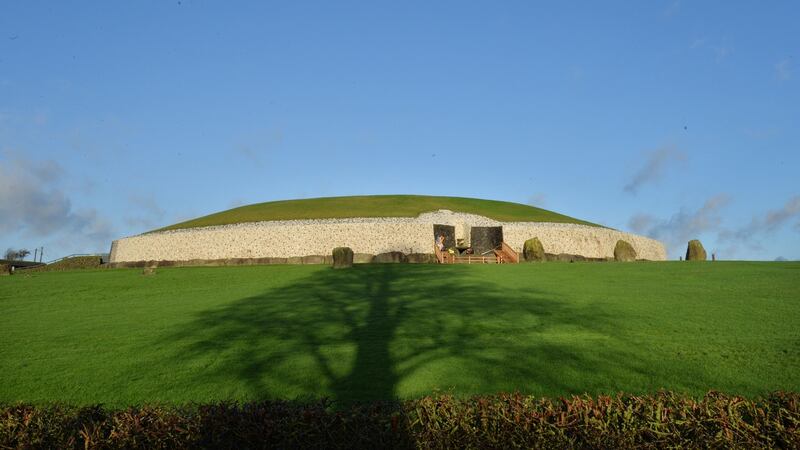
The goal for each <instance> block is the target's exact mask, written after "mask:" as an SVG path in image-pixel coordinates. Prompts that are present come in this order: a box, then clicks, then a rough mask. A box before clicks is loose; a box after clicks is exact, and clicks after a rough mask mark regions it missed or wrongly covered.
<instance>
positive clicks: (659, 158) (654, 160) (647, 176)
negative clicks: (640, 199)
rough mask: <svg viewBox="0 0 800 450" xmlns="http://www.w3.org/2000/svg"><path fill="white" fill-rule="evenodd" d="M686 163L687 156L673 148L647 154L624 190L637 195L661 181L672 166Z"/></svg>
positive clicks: (663, 148)
mask: <svg viewBox="0 0 800 450" xmlns="http://www.w3.org/2000/svg"><path fill="white" fill-rule="evenodd" d="M683 161H686V154H685V153H683V152H681V151H679V150H677V149H675V148H672V147H662V148H659V149H657V150H654V151H652V152H650V153H648V154H647V159H646V161H645V163H644V165H643V166H642V167H640V168H639V169H638V170H637V171H636V172H635V173H634V174H633V175H632V176H631V179H630V181H628V183H627V184H626V185H625V187H624V188H623V189H624V190H625V192H628V193H631V194H636V193H637V192H638V191H639V189H640V188H641V187H642V186H644V185H646V184H648V183H652V182H654V181H657V180H659V179H661V177H662V176H663V175H664V173H665V172H666V170H667V168H669V166H670V165H673V164H676V163H680V162H683Z"/></svg>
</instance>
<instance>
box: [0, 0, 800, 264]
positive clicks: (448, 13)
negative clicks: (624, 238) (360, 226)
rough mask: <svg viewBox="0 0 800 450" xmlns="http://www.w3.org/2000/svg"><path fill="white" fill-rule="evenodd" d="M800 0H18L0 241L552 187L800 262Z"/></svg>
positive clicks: (7, 7)
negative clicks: (392, 198) (289, 206)
mask: <svg viewBox="0 0 800 450" xmlns="http://www.w3.org/2000/svg"><path fill="white" fill-rule="evenodd" d="M798 17H800V4H798V3H797V2H791V1H785V2H778V1H776V2H728V1H725V2H686V1H666V2H633V1H629V2H603V3H602V4H595V3H589V2H587V3H578V2H574V3H573V2H552V3H550V4H545V3H539V2H472V3H468V2H359V3H356V2H315V3H311V2H279V3H278V2H276V3H268V2H252V3H244V2H237V3H236V5H235V6H230V5H229V4H223V3H214V2H200V1H192V0H181V1H173V2H83V3H80V4H77V5H76V4H75V3H74V2H33V1H31V2H28V1H26V2H5V3H4V4H3V7H2V13H0V249H3V250H4V249H5V248H8V247H14V248H18V247H27V248H31V249H32V248H34V247H40V246H44V247H45V259H46V260H47V259H50V258H55V257H57V256H62V255H65V254H68V253H76V252H90V251H107V250H108V248H109V246H110V242H111V240H112V239H115V238H119V237H123V236H127V235H131V234H137V233H140V232H143V231H146V230H149V229H152V228H155V227H158V226H162V225H166V224H170V223H173V222H176V221H179V220H184V219H187V218H191V217H195V216H199V215H204V214H207V213H211V212H215V211H219V210H222V209H227V208H230V207H233V206H237V205H241V204H248V203H255V202H262V201H269V200H277V199H287V198H301V197H319V196H336V195H351V194H387V193H413V194H434V195H455V196H467V197H480V198H490V199H499V200H508V201H515V202H520V203H531V204H535V205H537V206H542V207H544V208H548V209H552V210H555V211H558V212H562V213H565V214H568V215H572V216H575V217H579V218H582V219H586V220H590V221H593V222H599V223H602V224H605V225H608V226H611V227H614V228H618V229H622V230H627V231H633V232H636V233H641V234H647V235H650V236H653V237H656V238H658V239H660V240H662V241H664V242H665V243H666V244H667V245H668V248H669V251H670V256H671V257H674V258H677V256H678V255H679V254H681V253H682V252H683V251H685V246H686V241H687V240H688V239H691V238H699V239H701V240H702V241H703V242H704V243H705V246H706V248H707V249H708V250H709V251H714V252H716V253H717V254H718V255H719V257H720V258H723V259H766V260H772V259H775V258H777V257H784V258H787V259H800V182H798V179H799V178H800V177H798V176H797V172H798V168H800V148H798V144H799V143H800V127H798V123H800V85H798V83H799V82H800V61H798V59H799V58H800V32H798V30H797V18H798Z"/></svg>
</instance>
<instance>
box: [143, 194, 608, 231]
mask: <svg viewBox="0 0 800 450" xmlns="http://www.w3.org/2000/svg"><path fill="white" fill-rule="evenodd" d="M439 209H449V210H451V211H457V212H466V213H472V214H479V215H482V216H486V217H491V218H493V219H496V220H500V221H505V222H515V221H518V222H558V223H579V224H584V225H595V224H593V223H590V222H586V221H583V220H580V219H575V218H573V217H569V216H565V215H563V214H558V213H555V212H552V211H548V210H546V209H541V208H536V207H534V206H529V205H522V204H519V203H510V202H500V201H495V200H480V199H475V198H463V197H431V196H427V195H369V196H353V197H326V198H309V199H303V200H284V201H277V202H267V203H257V204H254V205H247V206H241V207H239V208H234V209H230V210H227V211H222V212H218V213H215V214H210V215H208V216H204V217H199V218H197V219H192V220H189V221H186V222H181V223H177V224H175V225H170V226H167V227H164V228H161V229H160V230H156V231H162V230H173V229H178V228H194V227H208V226H212V225H227V224H232V223H242V222H259V221H267V220H299V219H341V218H347V217H416V216H418V215H419V214H421V213H424V212H428V211H435V210H439Z"/></svg>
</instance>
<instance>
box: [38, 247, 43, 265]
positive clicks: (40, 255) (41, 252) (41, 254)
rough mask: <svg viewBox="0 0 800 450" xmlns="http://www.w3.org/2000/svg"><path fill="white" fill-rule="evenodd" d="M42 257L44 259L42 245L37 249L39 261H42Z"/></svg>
mask: <svg viewBox="0 0 800 450" xmlns="http://www.w3.org/2000/svg"><path fill="white" fill-rule="evenodd" d="M43 259H44V247H42V248H41V250H39V262H42V260H43Z"/></svg>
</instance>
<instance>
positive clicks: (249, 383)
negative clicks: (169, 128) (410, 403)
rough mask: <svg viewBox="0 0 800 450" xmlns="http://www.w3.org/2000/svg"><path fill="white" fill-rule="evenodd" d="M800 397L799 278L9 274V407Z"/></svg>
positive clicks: (699, 271)
mask: <svg viewBox="0 0 800 450" xmlns="http://www.w3.org/2000/svg"><path fill="white" fill-rule="evenodd" d="M658 389H672V390H677V391H681V392H688V393H690V394H692V395H700V394H702V393H704V392H706V391H707V390H709V389H715V390H721V391H725V392H728V393H736V394H743V395H747V396H754V395H759V394H762V393H765V392H767V391H772V390H779V389H781V390H792V391H798V390H800V264H798V263H746V262H716V263H679V262H664V263H629V264H622V263H584V264H581V263H577V264H569V263H547V264H520V265H502V266H496V265H490V266H480V265H473V266H467V265H459V266H440V265H362V266H356V267H354V268H353V269H347V270H332V269H330V268H328V267H323V266H285V265H284V266H250V267H211V268H165V269H159V270H158V273H157V274H156V275H154V276H142V275H141V271H140V270H135V269H117V270H86V271H73V272H52V273H33V274H29V275H15V276H12V277H2V278H0V402H13V401H19V400H23V401H31V402H37V403H39V402H51V401H62V402H69V403H74V404H86V403H95V402H102V403H105V404H107V405H110V406H123V405H130V404H139V403H143V402H163V403H183V402H189V401H194V402H199V401H209V400H216V399H236V400H245V399H262V398H306V399H307V398H311V397H320V396H328V397H331V398H334V399H337V400H340V401H345V402H346V401H350V400H361V399H389V398H395V397H399V398H409V397H416V396H421V395H424V394H428V393H431V392H436V391H439V392H452V393H454V394H456V395H467V394H475V393H493V392H497V391H512V390H519V391H522V392H525V393H532V394H536V395H547V396H559V395H566V394H575V393H584V392H585V393H591V394H596V393H614V392H618V391H625V392H630V393H644V392H653V391H656V390H658Z"/></svg>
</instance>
